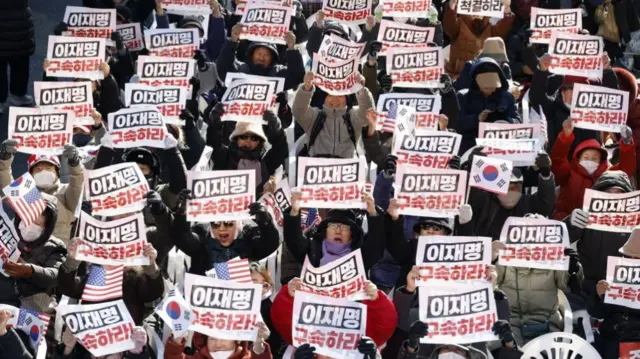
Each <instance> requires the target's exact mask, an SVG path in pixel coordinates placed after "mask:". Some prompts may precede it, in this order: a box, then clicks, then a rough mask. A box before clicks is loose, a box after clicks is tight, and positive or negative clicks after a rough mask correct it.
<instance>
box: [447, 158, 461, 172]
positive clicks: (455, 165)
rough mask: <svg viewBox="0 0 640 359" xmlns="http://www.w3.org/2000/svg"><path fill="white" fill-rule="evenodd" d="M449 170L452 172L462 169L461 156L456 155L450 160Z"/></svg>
mask: <svg viewBox="0 0 640 359" xmlns="http://www.w3.org/2000/svg"><path fill="white" fill-rule="evenodd" d="M449 168H450V169H452V170H459V169H460V156H458V155H454V156H453V157H451V159H450V160H449Z"/></svg>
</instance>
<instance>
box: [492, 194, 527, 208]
mask: <svg viewBox="0 0 640 359" xmlns="http://www.w3.org/2000/svg"><path fill="white" fill-rule="evenodd" d="M520 197H522V193H521V192H516V191H509V192H507V194H499V195H498V200H499V201H500V204H501V205H502V207H504V208H506V209H511V208H513V207H515V206H516V204H518V202H520Z"/></svg>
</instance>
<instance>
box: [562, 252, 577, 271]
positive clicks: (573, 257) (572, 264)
mask: <svg viewBox="0 0 640 359" xmlns="http://www.w3.org/2000/svg"><path fill="white" fill-rule="evenodd" d="M564 255H565V256H568V257H569V274H576V273H578V271H579V270H580V257H578V252H576V250H575V249H573V248H571V247H567V248H565V249H564Z"/></svg>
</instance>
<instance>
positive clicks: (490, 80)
mask: <svg viewBox="0 0 640 359" xmlns="http://www.w3.org/2000/svg"><path fill="white" fill-rule="evenodd" d="M476 83H477V84H478V87H494V88H499V87H501V86H502V81H500V75H498V73H497V72H484V73H481V74H477V75H476Z"/></svg>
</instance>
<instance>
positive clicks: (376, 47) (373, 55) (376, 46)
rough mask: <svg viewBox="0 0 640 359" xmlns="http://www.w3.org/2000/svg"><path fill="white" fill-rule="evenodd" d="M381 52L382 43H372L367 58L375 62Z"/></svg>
mask: <svg viewBox="0 0 640 359" xmlns="http://www.w3.org/2000/svg"><path fill="white" fill-rule="evenodd" d="M380 50H382V43H381V42H380V41H374V42H372V43H371V45H370V46H369V58H370V59H372V60H375V59H377V58H378V54H379V53H380Z"/></svg>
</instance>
